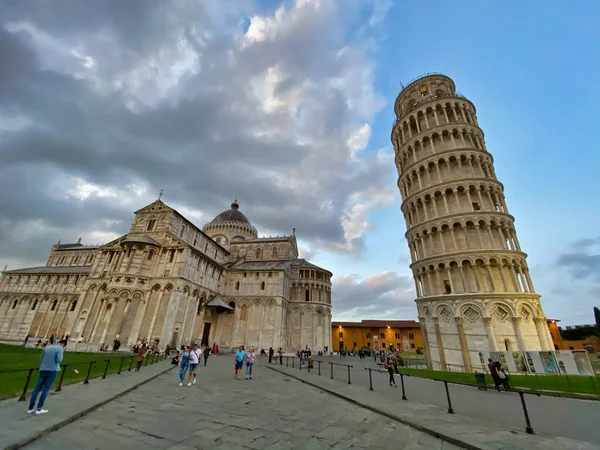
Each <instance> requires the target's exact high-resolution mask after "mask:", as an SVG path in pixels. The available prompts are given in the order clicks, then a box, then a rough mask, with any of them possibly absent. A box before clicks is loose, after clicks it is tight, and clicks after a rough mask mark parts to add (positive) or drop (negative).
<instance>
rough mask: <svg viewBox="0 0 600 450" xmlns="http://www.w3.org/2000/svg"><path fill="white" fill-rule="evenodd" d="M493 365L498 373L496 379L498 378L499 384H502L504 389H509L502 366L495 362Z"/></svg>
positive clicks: (506, 375)
mask: <svg viewBox="0 0 600 450" xmlns="http://www.w3.org/2000/svg"><path fill="white" fill-rule="evenodd" d="M494 365H495V366H496V371H497V372H498V378H500V382H501V383H502V386H503V387H504V389H510V386H509V385H508V374H507V373H506V372H505V371H504V369H503V368H502V365H501V364H500V362H499V361H496V362H495V363H494Z"/></svg>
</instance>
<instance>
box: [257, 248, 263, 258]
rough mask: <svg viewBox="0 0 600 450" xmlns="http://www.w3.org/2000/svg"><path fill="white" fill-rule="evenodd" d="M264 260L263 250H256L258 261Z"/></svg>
mask: <svg viewBox="0 0 600 450" xmlns="http://www.w3.org/2000/svg"><path fill="white" fill-rule="evenodd" d="M261 258H262V250H261V249H260V248H257V249H256V259H261Z"/></svg>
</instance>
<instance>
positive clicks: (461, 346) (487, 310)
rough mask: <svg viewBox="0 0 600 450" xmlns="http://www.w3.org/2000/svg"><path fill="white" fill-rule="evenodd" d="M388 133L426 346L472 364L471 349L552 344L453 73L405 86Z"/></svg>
mask: <svg viewBox="0 0 600 450" xmlns="http://www.w3.org/2000/svg"><path fill="white" fill-rule="evenodd" d="M394 111H395V114H396V122H395V124H394V126H393V129H392V135H391V140H392V144H393V145H394V150H395V162H396V167H397V169H398V175H399V178H398V188H399V189H400V194H401V195H402V200H403V202H402V207H401V208H402V213H403V215H404V219H405V221H406V229H407V231H406V234H405V237H406V240H407V242H408V246H409V249H410V255H411V260H412V264H411V265H410V267H411V269H412V272H413V277H414V280H415V286H416V291H417V299H416V303H417V308H418V312H419V319H420V321H421V328H422V333H423V340H424V345H425V352H426V354H427V359H428V360H429V361H430V363H431V364H432V366H433V367H432V368H434V369H442V370H447V369H451V370H460V368H461V367H462V368H463V369H464V370H466V371H471V370H472V369H473V366H474V365H475V364H477V365H479V355H478V352H479V351H511V350H518V351H536V350H538V351H539V350H554V347H553V345H552V339H551V337H550V332H549V330H548V327H547V325H546V318H545V316H544V312H543V310H542V306H541V303H540V295H539V294H537V293H536V292H535V290H534V287H533V283H532V281H531V277H530V274H529V268H528V266H527V260H526V258H527V254H526V253H524V252H523V251H522V250H521V246H520V244H519V241H518V239H517V234H516V230H515V224H514V222H515V219H514V217H513V216H512V215H511V214H510V213H509V211H508V207H507V205H506V201H505V198H504V188H503V185H502V183H500V181H498V179H497V177H496V172H495V170H494V158H493V156H492V155H491V154H490V153H489V152H488V150H487V147H486V145H485V141H484V135H483V131H482V130H481V128H479V124H478V121H477V115H476V109H475V105H473V103H472V102H471V101H470V100H468V99H467V98H466V97H464V96H463V95H462V94H459V93H458V92H456V87H455V85H454V81H452V80H451V79H450V78H449V77H447V76H445V75H442V74H428V75H425V76H423V77H420V78H417V79H415V80H413V81H412V82H410V83H408V84H407V85H406V86H404V85H403V87H402V90H401V92H400V94H398V97H397V99H396V102H395V105H394Z"/></svg>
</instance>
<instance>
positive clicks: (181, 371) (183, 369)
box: [179, 364, 189, 383]
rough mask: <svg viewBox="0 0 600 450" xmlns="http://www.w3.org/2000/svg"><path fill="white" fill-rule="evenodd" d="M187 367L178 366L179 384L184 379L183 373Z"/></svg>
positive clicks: (183, 365)
mask: <svg viewBox="0 0 600 450" xmlns="http://www.w3.org/2000/svg"><path fill="white" fill-rule="evenodd" d="M188 367H189V365H188V364H181V365H180V366H179V382H180V383H183V380H184V379H185V373H186V372H187V370H188Z"/></svg>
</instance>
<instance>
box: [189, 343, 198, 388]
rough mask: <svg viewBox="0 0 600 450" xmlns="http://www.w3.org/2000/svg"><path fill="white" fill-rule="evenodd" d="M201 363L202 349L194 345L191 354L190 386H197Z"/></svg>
mask: <svg viewBox="0 0 600 450" xmlns="http://www.w3.org/2000/svg"><path fill="white" fill-rule="evenodd" d="M199 362H200V349H199V348H198V344H194V346H193V347H192V351H191V352H190V378H189V380H188V381H189V382H188V386H191V385H192V384H196V369H197V368H198V363H199Z"/></svg>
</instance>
